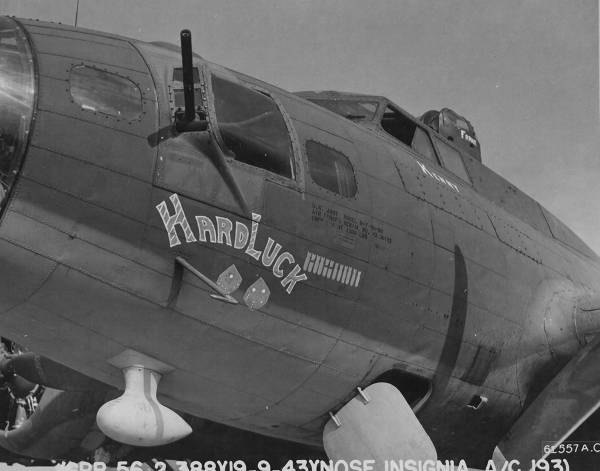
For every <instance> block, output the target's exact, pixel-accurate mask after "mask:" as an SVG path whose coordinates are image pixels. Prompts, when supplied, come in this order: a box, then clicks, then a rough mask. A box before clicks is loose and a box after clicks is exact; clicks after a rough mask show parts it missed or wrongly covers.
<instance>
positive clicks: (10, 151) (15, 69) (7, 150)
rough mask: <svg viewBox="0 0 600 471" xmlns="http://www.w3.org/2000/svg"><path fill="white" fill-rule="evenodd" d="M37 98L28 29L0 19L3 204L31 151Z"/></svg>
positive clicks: (0, 194) (0, 175)
mask: <svg viewBox="0 0 600 471" xmlns="http://www.w3.org/2000/svg"><path fill="white" fill-rule="evenodd" d="M34 99H35V71H34V61H33V55H32V52H31V47H30V45H29V40H28V38H27V35H26V34H25V32H24V30H23V29H22V28H21V27H20V26H19V24H18V23H17V22H16V21H15V20H13V19H12V18H7V17H0V202H2V204H3V203H4V201H5V200H6V196H7V194H8V193H9V191H10V189H11V187H12V184H13V182H14V180H15V177H16V175H17V173H18V171H19V169H20V167H21V163H22V159H23V156H24V155H25V151H26V148H27V142H28V139H29V132H30V128H31V121H32V116H33V109H34Z"/></svg>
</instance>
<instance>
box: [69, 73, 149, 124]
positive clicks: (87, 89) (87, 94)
mask: <svg viewBox="0 0 600 471" xmlns="http://www.w3.org/2000/svg"><path fill="white" fill-rule="evenodd" d="M80 70H82V71H83V70H85V71H87V72H88V73H89V72H91V73H93V74H96V78H97V79H98V82H93V81H90V80H89V79H90V76H87V77H85V76H84V75H83V74H80V77H79V78H78V80H75V78H76V77H77V76H76V74H77V73H78V71H80ZM105 78H110V79H112V80H113V81H115V80H118V81H120V82H121V84H122V85H123V86H125V85H127V86H128V87H131V90H134V91H136V92H137V93H136V94H135V100H134V97H133V96H132V97H130V98H131V100H130V101H129V103H128V104H129V105H132V109H134V108H133V105H136V106H135V112H131V113H129V114H120V112H119V110H118V108H119V107H118V106H117V103H116V102H112V103H111V102H109V101H108V100H104V101H102V100H101V98H104V97H102V94H101V93H99V92H98V91H99V90H100V88H99V87H97V86H94V84H96V85H97V84H98V83H100V82H101V81H102V80H104V81H105V82H106V83H107V84H108V80H105ZM86 79H87V80H86ZM67 80H68V84H69V88H68V90H69V95H70V97H71V101H72V102H73V103H74V104H76V105H77V106H78V107H79V108H80V109H81V110H82V111H84V112H86V113H93V114H94V115H100V116H104V117H106V118H113V119H115V120H117V121H125V122H128V123H133V122H139V121H141V120H142V118H143V116H144V113H145V111H144V94H143V92H142V88H141V87H140V85H139V84H138V83H136V82H134V81H133V80H132V79H131V78H129V77H126V76H125V75H122V74H120V73H118V72H116V71H114V70H108V69H105V68H100V67H96V66H94V65H90V64H85V63H78V64H73V65H72V66H71V68H70V70H69V77H68V79H67ZM109 85H110V84H109ZM94 94H96V95H95V96H94ZM113 95H114V96H117V95H118V93H117V91H115V92H114V93H113ZM121 96H123V95H121ZM93 98H95V101H94V100H93ZM109 98H110V97H109ZM134 101H135V103H134ZM94 103H95V104H96V106H94ZM123 103H126V101H123ZM113 110H114V111H113Z"/></svg>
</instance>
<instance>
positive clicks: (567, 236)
mask: <svg viewBox="0 0 600 471" xmlns="http://www.w3.org/2000/svg"><path fill="white" fill-rule="evenodd" d="M542 210H543V212H544V216H545V217H546V220H547V221H548V225H549V226H550V231H552V236H553V237H554V238H555V239H558V240H560V241H561V242H563V243H565V244H566V245H568V246H569V247H571V248H572V249H575V250H577V251H578V252H580V253H582V254H583V255H585V256H587V257H593V258H597V255H596V254H595V253H594V252H593V251H592V250H591V249H590V248H589V247H588V246H587V245H586V244H585V243H584V242H583V241H582V240H581V239H580V238H579V237H578V236H577V235H576V234H575V233H574V232H573V231H572V230H571V229H569V228H568V227H567V226H565V225H564V224H563V223H562V222H561V221H559V220H558V218H556V216H554V215H553V214H552V213H550V212H549V211H548V210H547V209H546V208H542Z"/></svg>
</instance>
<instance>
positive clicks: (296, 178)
mask: <svg viewBox="0 0 600 471" xmlns="http://www.w3.org/2000/svg"><path fill="white" fill-rule="evenodd" d="M227 72H228V71H227ZM227 72H225V73H224V72H222V71H217V72H216V75H219V76H221V77H222V78H224V79H225V80H235V81H236V82H238V83H239V84H241V85H243V86H244V87H247V88H249V89H251V90H255V91H257V92H259V93H262V94H263V95H266V96H267V97H269V98H270V99H271V100H273V102H274V103H275V106H277V109H278V110H279V113H280V114H281V115H282V116H283V121H284V123H285V126H286V128H287V131H288V135H289V136H290V142H291V145H292V162H291V169H292V177H291V178H288V177H284V176H283V175H278V174H277V173H274V172H271V171H269V170H266V169H264V168H260V167H256V166H254V165H250V164H247V163H244V162H241V161H239V160H236V159H234V158H232V157H229V156H227V160H228V162H229V163H230V164H233V165H239V166H240V167H243V168H246V169H251V171H254V172H257V173H260V174H261V175H265V178H267V179H270V180H273V181H276V182H277V183H279V184H281V185H283V186H287V187H290V188H294V189H298V190H301V191H304V190H305V176H304V169H303V167H302V158H301V150H300V144H299V139H298V135H297V134H296V130H295V129H294V127H293V126H292V121H291V119H290V117H289V115H288V114H287V111H286V110H285V108H284V107H283V104H282V103H281V102H280V101H279V99H278V98H277V97H276V96H274V95H273V94H272V93H271V92H270V91H269V90H266V89H264V88H262V87H260V86H257V85H256V84H254V83H248V82H246V81H244V80H241V79H240V78H238V77H237V76H235V75H234V74H233V73H231V72H229V73H230V74H231V77H227ZM213 73H214V72H213V70H211V68H210V67H209V66H208V64H206V63H204V64H202V70H201V71H200V75H201V77H203V78H202V79H201V80H204V85H205V90H206V92H205V94H204V100H205V102H206V105H205V106H206V114H207V117H208V121H209V125H210V129H211V130H212V131H213V132H212V134H213V136H214V137H215V139H216V140H217V142H218V144H219V146H221V149H226V148H227V146H226V145H225V142H224V141H223V137H222V136H221V131H220V130H219V125H218V121H217V116H216V110H215V107H214V100H211V99H209V98H208V97H209V95H210V96H211V97H212V96H214V94H213V89H212V80H211V76H212V74H213Z"/></svg>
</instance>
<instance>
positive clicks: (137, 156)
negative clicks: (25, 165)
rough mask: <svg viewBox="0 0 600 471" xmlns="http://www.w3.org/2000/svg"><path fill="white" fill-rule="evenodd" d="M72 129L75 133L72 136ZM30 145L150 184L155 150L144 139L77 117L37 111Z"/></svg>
mask: <svg viewBox="0 0 600 471" xmlns="http://www.w3.org/2000/svg"><path fill="white" fill-rule="evenodd" d="M74 129H77V133H73V130H74ZM86 139H87V144H85V143H84V140H86ZM32 145H33V146H35V147H38V148H41V149H46V150H49V151H52V152H56V153H58V154H62V155H64V156H67V157H71V158H73V159H76V160H80V161H82V162H88V163H90V164H93V165H96V166H98V167H102V168H105V169H107V170H113V171H115V172H118V173H121V174H123V175H127V176H131V177H134V178H137V179H140V180H142V181H146V182H152V173H153V170H154V158H153V157H154V154H155V151H154V150H152V149H151V148H150V147H149V146H148V142H147V141H146V139H142V138H139V137H136V136H132V135H131V134H126V133H122V132H110V131H108V130H107V129H104V128H99V127H98V126H97V125H95V124H93V123H89V122H85V121H81V120H79V119H78V118H74V117H70V116H63V115H57V114H55V113H50V112H46V111H40V112H39V113H38V118H37V122H36V126H35V133H34V138H33V143H32ZM84 145H85V147H83V146H84ZM83 148H85V151H84V152H82V149H83Z"/></svg>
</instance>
